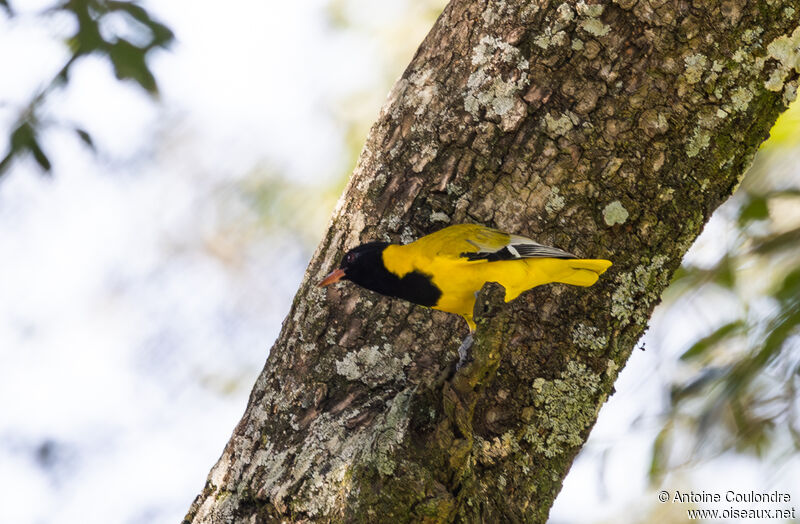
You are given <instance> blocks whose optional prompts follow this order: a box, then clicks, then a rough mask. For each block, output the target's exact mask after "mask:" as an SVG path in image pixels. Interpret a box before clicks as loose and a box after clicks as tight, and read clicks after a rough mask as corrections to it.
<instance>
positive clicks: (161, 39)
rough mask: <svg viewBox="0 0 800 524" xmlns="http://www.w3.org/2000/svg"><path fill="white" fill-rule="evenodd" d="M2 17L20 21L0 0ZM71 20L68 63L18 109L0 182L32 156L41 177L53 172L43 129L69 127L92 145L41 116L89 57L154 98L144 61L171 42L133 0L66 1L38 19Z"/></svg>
mask: <svg viewBox="0 0 800 524" xmlns="http://www.w3.org/2000/svg"><path fill="white" fill-rule="evenodd" d="M0 8H2V9H3V11H4V12H5V14H6V16H9V17H16V16H18V15H17V13H16V11H15V10H14V9H13V7H12V6H11V5H10V3H9V2H8V1H7V0H0ZM64 15H66V16H67V17H69V18H72V19H73V20H74V21H75V22H76V24H75V28H76V29H75V31H74V32H73V33H72V34H70V35H68V36H67V37H66V38H65V40H64V43H65V45H66V46H67V49H68V50H69V58H68V59H67V61H66V63H65V64H64V65H63V66H62V67H61V69H59V71H58V72H57V73H56V75H55V76H54V77H53V78H52V79H51V80H50V81H49V82H48V83H47V84H46V85H45V86H44V87H43V88H42V89H40V90H39V91H38V92H36V93H34V95H33V96H32V98H31V99H30V101H29V102H28V103H27V105H26V106H25V107H23V108H21V110H20V112H19V113H20V114H19V117H18V119H17V121H16V123H15V124H14V125H13V126H12V127H11V129H10V131H9V135H8V136H9V138H8V145H7V147H6V151H5V154H4V155H3V157H2V159H0V177H2V176H3V175H4V174H5V173H6V172H7V171H8V170H9V169H10V167H11V165H12V163H13V162H14V161H15V160H17V159H20V158H24V157H26V156H29V155H30V156H32V157H33V159H34V160H35V161H36V163H37V164H38V166H39V167H40V168H41V170H42V171H43V172H44V173H49V172H50V171H51V170H52V167H53V166H52V162H51V161H50V159H49V157H48V155H47V154H46V152H45V151H44V149H43V148H42V145H41V142H42V140H41V135H42V132H43V131H44V129H45V128H46V127H48V126H52V125H54V124H59V125H60V126H61V127H67V128H68V129H69V130H70V131H71V132H73V133H75V135H76V137H77V138H78V139H79V140H80V141H81V142H82V143H84V144H85V145H86V146H88V147H89V148H91V149H94V140H93V138H92V136H91V135H90V134H89V132H88V131H86V130H85V129H82V128H81V127H79V126H76V125H70V124H64V123H58V122H50V121H48V120H47V119H44V118H42V117H41V114H42V113H43V110H42V108H43V106H44V104H45V101H46V100H47V98H48V97H49V96H50V95H51V94H52V93H53V92H54V91H55V90H57V89H61V88H63V87H65V86H66V85H67V84H68V83H69V80H70V75H71V73H72V71H73V69H74V66H75V64H76V63H78V62H79V61H80V60H81V59H83V58H85V57H87V56H91V55H94V56H99V57H102V58H104V59H107V60H108V61H109V62H110V64H111V66H112V67H113V70H114V74H115V76H116V77H117V79H119V80H126V81H132V82H134V83H135V84H136V85H138V86H139V87H141V88H142V89H144V90H145V91H146V92H147V93H148V94H150V95H151V96H153V97H156V96H158V84H157V83H156V79H155V76H154V75H153V72H152V71H151V69H150V65H149V63H148V60H149V59H150V57H151V55H152V52H153V51H155V50H158V49H167V48H168V47H169V46H170V45H171V44H172V42H173V41H174V39H175V36H174V34H173V33H172V30H171V29H170V28H169V27H167V26H166V25H164V24H163V23H161V22H159V21H158V20H156V19H155V18H153V17H152V16H151V14H150V13H149V12H148V11H147V10H146V9H145V8H144V7H142V6H141V5H139V3H138V2H136V1H111V0H67V1H65V2H62V3H59V4H56V5H54V6H52V7H50V8H48V9H46V10H44V11H42V12H41V13H39V15H38V16H40V17H54V16H64Z"/></svg>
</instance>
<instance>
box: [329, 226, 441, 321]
mask: <svg viewBox="0 0 800 524" xmlns="http://www.w3.org/2000/svg"><path fill="white" fill-rule="evenodd" d="M388 245H389V244H387V243H385V242H380V243H379V242H375V243H372V244H367V246H369V247H371V248H372V249H365V250H364V251H362V252H360V253H359V256H358V259H357V260H356V262H355V263H354V264H352V265H350V266H348V267H347V269H346V272H347V276H346V277H345V278H346V279H348V280H350V281H352V282H354V283H356V284H358V285H359V286H361V287H365V288H367V289H370V290H372V291H375V292H376V293H380V294H381V295H386V296H389V297H397V298H402V299H403V300H408V301H409V302H413V303H414V304H419V305H421V306H427V307H433V306H435V305H436V303H437V302H438V301H439V297H441V296H442V292H441V291H440V290H439V288H437V287H436V286H434V285H433V282H432V281H431V277H430V275H426V274H425V273H421V272H419V271H412V272H411V273H408V274H406V275H404V276H403V277H402V278H400V277H399V276H398V275H395V274H394V273H392V272H391V271H389V270H388V269H386V266H384V265H383V250H384V249H386V247H387V246H388ZM364 247H366V246H364Z"/></svg>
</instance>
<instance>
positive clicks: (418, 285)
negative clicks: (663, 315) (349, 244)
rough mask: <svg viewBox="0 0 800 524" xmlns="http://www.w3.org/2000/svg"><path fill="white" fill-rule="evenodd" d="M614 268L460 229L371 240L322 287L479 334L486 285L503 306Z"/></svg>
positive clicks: (522, 240) (469, 227)
mask: <svg viewBox="0 0 800 524" xmlns="http://www.w3.org/2000/svg"><path fill="white" fill-rule="evenodd" d="M609 266H611V262H610V261H608V260H601V259H581V258H578V257H576V256H575V255H573V254H571V253H567V252H566V251H562V250H561V249H558V248H555V247H548V246H543V245H542V244H539V243H537V242H534V241H533V240H531V239H529V238H526V237H523V236H520V235H513V234H509V233H504V232H502V231H498V230H497V229H492V228H489V227H485V226H481V225H477V224H459V225H454V226H449V227H446V228H444V229H442V230H440V231H437V232H435V233H431V234H430V235H426V236H424V237H422V238H420V239H417V240H415V241H414V242H411V243H410V244H405V245H398V244H389V243H388V242H370V243H367V244H362V245H360V246H358V247H356V248H353V249H351V250H350V251H348V252H347V254H346V255H345V256H344V258H343V259H342V263H341V265H340V266H339V269H336V270H335V271H333V272H332V273H331V274H329V275H328V276H327V277H325V279H324V280H322V282H320V283H319V285H320V286H327V285H329V284H333V283H334V282H338V281H339V280H350V281H351V282H354V283H356V284H358V285H359V286H362V287H365V288H367V289H370V290H372V291H375V292H377V293H380V294H382V295H386V296H390V297H397V298H401V299H404V300H408V301H409V302H413V303H414V304H419V305H422V306H427V307H430V308H433V309H438V310H440V311H447V312H448V313H456V314H458V315H461V316H462V317H464V319H465V320H466V321H467V324H468V325H469V330H470V333H472V332H473V331H475V322H474V321H473V320H472V311H473V307H474V306H475V299H476V297H477V294H478V291H480V289H481V288H482V287H483V285H484V284H485V283H486V282H497V283H498V284H500V285H501V286H503V287H504V288H505V290H506V294H505V301H506V302H510V301H511V300H514V299H515V298H517V297H518V296H519V295H520V293H522V292H523V291H527V290H529V289H531V288H534V287H536V286H541V285H542V284H549V283H552V282H559V283H563V284H572V285H574V286H591V285H592V284H594V283H595V282H597V279H598V277H599V276H600V275H601V274H603V272H605V270H606V269H608V268H609Z"/></svg>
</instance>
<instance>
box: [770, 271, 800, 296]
mask: <svg viewBox="0 0 800 524" xmlns="http://www.w3.org/2000/svg"><path fill="white" fill-rule="evenodd" d="M774 296H775V298H777V299H778V300H779V301H780V302H781V303H782V304H787V303H788V304H792V303H796V302H797V301H798V300H800V267H797V268H795V269H794V270H792V271H791V272H789V274H788V275H786V277H784V279H783V282H781V285H780V287H778V289H777V290H775V293H774Z"/></svg>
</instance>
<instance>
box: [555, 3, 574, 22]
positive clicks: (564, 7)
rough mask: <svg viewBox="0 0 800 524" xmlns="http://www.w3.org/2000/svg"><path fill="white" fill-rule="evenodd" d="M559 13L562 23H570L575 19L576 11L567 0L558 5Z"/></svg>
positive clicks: (559, 19)
mask: <svg viewBox="0 0 800 524" xmlns="http://www.w3.org/2000/svg"><path fill="white" fill-rule="evenodd" d="M556 12H557V13H558V21H559V22H561V23H562V24H568V23H570V22H572V20H574V19H575V12H574V11H573V10H572V7H570V5H569V4H568V3H566V2H564V3H563V4H561V5H560V6H558V9H557V10H556Z"/></svg>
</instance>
